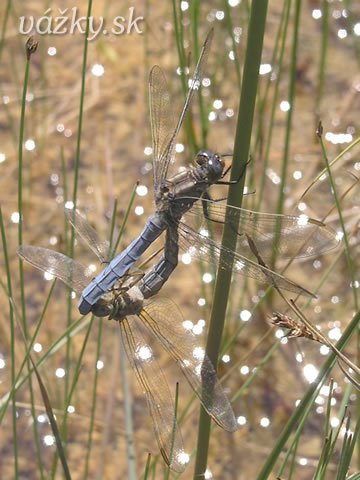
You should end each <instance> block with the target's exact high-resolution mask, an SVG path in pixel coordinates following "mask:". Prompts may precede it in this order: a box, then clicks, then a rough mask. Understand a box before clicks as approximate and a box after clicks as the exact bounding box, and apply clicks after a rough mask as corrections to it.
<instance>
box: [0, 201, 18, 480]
mask: <svg viewBox="0 0 360 480" xmlns="http://www.w3.org/2000/svg"><path fill="white" fill-rule="evenodd" d="M0 229H1V242H2V247H3V252H4V262H5V270H6V278H7V289H8V298H9V319H10V352H11V367H10V369H11V385H12V386H14V385H15V328H14V311H13V305H12V302H11V301H10V298H12V287H11V274H10V266H9V256H8V251H7V243H6V236H5V228H4V222H3V217H2V210H1V207H0ZM4 413H5V411H4ZM11 420H12V434H13V452H14V478H18V449H17V432H16V398H15V395H13V397H12V404H11Z"/></svg>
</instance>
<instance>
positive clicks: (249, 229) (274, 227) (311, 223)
mask: <svg viewBox="0 0 360 480" xmlns="http://www.w3.org/2000/svg"><path fill="white" fill-rule="evenodd" d="M203 201H204V203H205V207H206V208H207V210H208V213H209V216H210V218H211V219H212V221H210V222H208V221H207V220H206V219H205V218H204V211H203V207H202V205H201V203H200V202H198V203H196V204H195V205H194V206H193V207H192V209H191V210H190V211H189V212H188V213H186V214H185V215H184V216H183V221H184V223H186V224H188V225H189V226H191V227H194V226H195V225H197V226H198V227H199V228H198V231H199V232H202V233H203V236H204V235H207V234H208V233H209V232H208V228H209V227H210V228H212V231H213V233H214V234H215V236H219V235H220V234H221V235H222V226H223V225H222V223H223V222H224V221H225V218H226V219H227V221H228V222H230V224H231V223H232V222H233V224H234V229H235V228H236V231H237V232H238V241H237V246H236V251H237V252H241V253H242V254H243V255H246V256H248V255H250V257H251V250H250V249H249V245H248V242H247V240H246V235H248V236H249V237H251V238H252V239H254V241H255V243H256V246H257V248H258V250H259V252H260V254H261V256H262V258H263V259H265V260H266V261H269V260H270V259H271V256H272V253H273V249H275V250H276V251H277V252H278V254H279V257H281V258H282V259H289V258H292V257H297V258H299V257H308V256H315V255H319V254H320V253H323V252H326V251H328V250H331V249H332V248H335V247H336V246H337V245H338V244H339V240H338V239H337V235H336V232H335V231H334V230H333V229H332V228H330V227H328V226H327V225H325V224H324V223H322V222H320V221H318V220H314V219H312V218H309V217H308V216H307V215H300V216H290V215H277V214H270V213H260V212H253V211H251V210H245V209H242V208H236V207H228V214H227V217H225V215H226V205H225V204H224V203H219V202H214V201H211V200H203ZM238 218H240V221H239V225H238V227H235V225H236V219H238ZM245 234H246V235H245Z"/></svg>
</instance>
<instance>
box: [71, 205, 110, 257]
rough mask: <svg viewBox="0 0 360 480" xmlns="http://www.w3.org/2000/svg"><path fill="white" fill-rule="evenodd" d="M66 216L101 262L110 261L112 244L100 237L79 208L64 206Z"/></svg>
mask: <svg viewBox="0 0 360 480" xmlns="http://www.w3.org/2000/svg"><path fill="white" fill-rule="evenodd" d="M64 213H65V217H66V218H67V219H68V221H69V222H70V223H71V225H72V226H73V227H74V228H75V231H76V233H77V234H78V235H79V236H80V237H81V238H82V239H83V240H84V241H85V243H86V244H87V245H88V247H89V248H90V249H91V250H92V251H93V252H94V253H95V255H96V256H97V257H98V258H99V260H100V262H101V263H107V262H109V260H110V259H109V255H110V244H109V242H108V241H107V240H103V239H101V238H100V237H99V235H98V234H97V232H96V230H94V229H93V228H92V226H91V225H90V224H89V223H88V222H87V220H86V219H85V218H84V217H83V216H82V215H81V214H80V212H79V211H78V210H74V209H73V208H66V207H65V208H64Z"/></svg>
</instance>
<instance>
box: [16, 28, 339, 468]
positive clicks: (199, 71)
mask: <svg viewBox="0 0 360 480" xmlns="http://www.w3.org/2000/svg"><path fill="white" fill-rule="evenodd" d="M212 36H213V32H212V31H210V33H209V34H208V36H207V38H206V40H205V43H204V45H203V48H202V51H201V54H200V57H199V60H198V62H197V65H196V68H195V72H194V75H193V77H192V79H191V81H190V84H189V90H188V93H187V96H186V100H185V104H184V107H183V109H182V111H181V114H180V117H179V119H178V121H177V124H176V125H174V123H173V117H172V112H171V107H170V102H171V99H170V95H169V91H168V87H167V83H166V80H165V76H164V73H163V71H162V70H161V68H160V67H158V66H154V67H153V68H152V70H151V72H150V79H149V86H150V113H151V131H152V140H153V182H154V197H155V205H156V209H155V212H154V213H153V214H152V215H151V216H150V217H149V218H148V220H147V221H146V224H145V227H144V229H143V231H142V232H141V233H140V235H139V236H138V237H137V238H136V239H135V240H134V241H133V242H131V244H130V245H129V246H128V247H127V248H126V249H125V250H123V251H122V252H121V253H120V254H119V255H117V256H116V257H115V258H114V259H112V260H111V261H110V262H109V263H108V264H107V266H106V267H105V268H104V269H103V270H102V271H101V272H100V273H99V274H98V275H97V276H96V277H95V278H94V279H92V280H91V281H90V279H91V277H92V273H91V272H90V271H89V269H87V268H86V267H84V266H83V265H81V264H80V263H78V262H76V261H74V260H72V259H70V258H68V257H66V256H65V255H62V254H61V253H58V252H54V251H52V250H48V249H45V248H42V247H38V246H30V245H23V246H20V247H19V249H18V254H19V255H20V257H21V258H23V259H25V260H26V261H28V262H29V263H31V264H32V265H34V266H35V267H37V268H39V269H40V270H43V271H45V272H50V273H51V274H53V275H54V276H55V277H57V278H59V279H60V280H62V281H63V282H64V283H66V284H67V285H69V286H70V287H71V288H72V289H73V290H75V291H76V292H77V293H78V294H79V295H80V301H79V310H80V312H81V313H82V314H86V313H88V312H90V311H91V312H93V313H94V314H95V315H97V316H109V318H113V319H115V320H117V321H118V322H119V326H120V331H121V335H122V340H123V343H124V347H125V350H126V352H127V356H128V358H129V362H130V364H131V366H132V368H133V369H134V372H135V374H136V376H137V378H138V380H139V382H140V384H141V386H142V388H143V390H144V392H145V395H146V398H147V402H148V406H149V410H150V414H151V416H152V420H153V426H154V431H155V436H156V439H157V441H158V444H159V448H160V451H161V453H162V455H163V457H164V459H165V461H166V462H167V464H168V465H169V466H170V467H171V468H172V469H173V470H175V471H179V472H180V471H183V469H184V467H185V460H186V456H185V455H184V449H183V444H182V440H181V435H180V433H179V431H178V430H177V429H176V428H175V427H174V425H175V423H176V422H174V406H173V404H172V401H171V395H170V393H169V389H168V386H167V384H166V381H165V379H164V377H163V375H162V374H161V370H160V369H159V368H158V367H157V366H156V361H155V358H154V356H153V354H152V350H151V347H150V346H149V345H148V343H147V342H146V340H145V339H144V337H143V334H142V331H141V330H142V327H141V326H142V325H145V327H147V328H148V329H149V330H150V332H151V333H152V334H153V335H154V336H155V338H156V339H157V340H158V341H159V342H160V344H161V345H162V346H163V347H164V348H165V350H166V351H167V352H168V353H169V354H170V355H171V356H172V357H173V358H174V360H175V361H176V363H177V364H178V365H179V367H180V369H181V370H182V372H183V374H184V375H185V377H186V379H187V381H188V382H189V384H190V386H191V387H192V388H193V390H194V391H195V393H196V394H197V395H198V397H199V398H200V401H201V402H202V404H203V406H204V408H205V409H206V411H207V412H208V413H209V415H211V417H212V418H213V419H214V420H215V421H216V423H218V424H219V425H220V426H221V427H223V428H224V429H226V430H228V431H234V430H235V429H236V425H237V424H236V420H235V417H234V414H233V411H232V408H231V406H230V403H229V401H228V399H227V397H226V395H225V394H224V392H223V390H222V388H221V386H220V384H219V382H218V380H217V378H216V372H215V368H214V366H213V365H212V364H211V362H210V360H209V359H208V357H207V356H206V354H205V352H204V350H203V349H202V348H201V347H200V346H199V345H198V342H197V339H196V337H195V336H194V335H193V334H192V333H191V331H189V330H186V329H185V328H184V326H183V321H182V316H181V313H180V312H179V310H178V308H177V307H176V305H175V304H174V303H173V302H171V301H170V300H164V299H159V298H157V297H156V298H155V299H152V300H151V301H148V303H146V302H145V300H146V299H149V298H151V297H153V296H154V295H155V294H156V293H157V292H158V291H159V290H160V289H161V287H162V286H163V284H164V283H165V282H166V281H167V279H168V278H169V276H170V275H171V273H172V272H173V270H174V269H175V267H176V265H177V261H178V250H179V246H181V247H182V248H183V249H185V251H186V252H187V253H188V254H190V255H191V256H194V257H200V258H202V259H204V260H207V261H211V259H214V258H215V259H216V258H218V257H219V256H220V253H222V257H223V259H224V262H223V264H222V266H223V268H230V269H232V270H233V271H234V272H237V273H240V274H242V275H245V276H249V277H252V278H254V279H256V280H258V281H260V282H262V283H270V284H273V285H276V286H277V287H278V288H282V289H285V290H289V291H291V292H295V293H299V294H306V295H311V294H310V292H308V291H307V290H306V289H304V288H303V287H301V286H300V285H298V284H296V283H295V282H292V281H291V280H289V279H287V278H285V277H283V276H282V275H279V274H277V273H275V272H273V271H272V270H270V269H268V268H267V267H266V266H264V265H261V264H259V263H258V262H257V261H256V257H255V258H254V260H251V259H250V258H248V257H249V256H250V255H251V254H254V245H256V249H257V250H258V251H259V252H261V256H262V258H264V259H265V260H266V259H267V258H269V256H270V255H271V252H272V251H273V250H272V249H273V248H276V249H277V250H278V251H279V252H280V254H281V256H282V258H286V257H288V258H289V257H292V256H309V255H316V254H319V253H321V252H324V251H326V250H328V249H330V248H333V247H334V246H336V245H337V243H338V242H337V240H336V235H335V232H333V231H332V230H331V229H330V228H328V227H327V226H325V225H324V224H323V223H322V222H319V221H317V220H313V219H310V218H308V217H306V216H305V215H302V216H300V217H296V216H284V215H271V214H263V213H258V212H252V211H249V210H244V209H238V208H235V207H230V208H229V207H228V214H227V216H226V221H227V222H231V221H232V218H234V219H235V218H238V217H239V216H240V230H239V234H238V241H237V246H236V249H235V251H232V250H229V249H226V248H224V247H223V246H221V245H220V244H219V243H217V242H216V241H215V240H214V239H212V238H211V235H209V232H208V229H207V225H208V222H211V221H214V222H216V224H220V225H223V224H224V223H225V209H226V207H225V206H224V205H223V204H221V203H219V202H213V201H211V199H210V197H209V195H208V193H207V191H208V188H209V186H210V185H213V184H221V183H222V184H229V183H230V182H226V181H224V180H223V179H224V177H225V175H226V173H227V170H226V169H225V162H224V160H223V158H222V157H221V155H218V154H214V153H211V152H209V151H207V150H202V151H200V152H199V153H198V155H197V156H196V158H195V164H196V165H195V167H190V168H188V169H186V170H184V171H183V172H181V173H178V174H175V175H173V176H169V175H168V171H169V167H170V165H171V164H173V162H174V159H175V142H176V138H177V135H178V132H179V130H180V128H181V125H182V123H183V120H184V117H185V115H186V112H187V110H188V109H189V106H190V104H191V101H192V99H193V97H194V94H195V92H196V91H197V90H198V89H199V88H200V85H201V80H202V76H203V69H204V65H205V62H206V58H207V55H208V52H209V48H210V44H211V39H212ZM199 200H200V202H198V201H199ZM199 203H200V205H199ZM65 215H66V216H67V218H68V220H69V221H70V222H71V223H72V225H73V226H74V228H75V230H76V231H77V233H78V234H79V235H80V236H81V237H82V238H83V239H84V240H85V241H86V242H87V243H88V245H89V247H90V248H91V249H92V250H93V251H94V252H95V254H96V255H97V256H98V258H99V260H100V261H101V262H102V263H104V262H108V261H109V259H108V252H109V251H110V250H109V246H108V244H107V243H106V242H103V241H101V240H100V239H99V237H98V235H97V233H96V232H95V231H94V229H93V228H92V227H91V226H90V225H89V224H88V223H87V222H86V220H85V219H84V218H83V217H82V216H81V215H80V214H79V213H78V212H77V211H75V210H72V209H70V210H69V209H65ZM192 222H193V223H192ZM194 224H195V225H197V227H193V226H192V225H194ZM164 231H165V232H166V240H165V246H164V251H163V253H162V255H161V258H160V259H159V261H158V262H157V263H156V264H155V265H154V266H153V267H152V268H150V270H149V271H148V272H146V274H145V275H144V276H142V277H141V278H140V277H138V276H131V275H129V274H128V272H129V270H130V269H131V267H132V266H133V265H134V263H135V262H136V261H137V260H138V258H139V257H140V256H141V255H142V254H143V253H144V252H145V250H146V249H147V248H148V247H149V246H150V245H151V244H152V243H153V242H154V241H155V240H156V239H157V238H158V237H159V236H160V235H161V233H162V232H164ZM249 239H251V240H250V241H249ZM275 239H276V245H275V246H274V242H275ZM239 252H241V253H239Z"/></svg>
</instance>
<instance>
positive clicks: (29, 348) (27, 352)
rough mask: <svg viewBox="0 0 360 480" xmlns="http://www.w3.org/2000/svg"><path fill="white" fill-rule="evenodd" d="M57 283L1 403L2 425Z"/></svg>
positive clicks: (52, 286)
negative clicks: (10, 387) (8, 390)
mask: <svg viewBox="0 0 360 480" xmlns="http://www.w3.org/2000/svg"><path fill="white" fill-rule="evenodd" d="M0 213H1V212H0ZM0 223H1V222H0ZM55 282H56V280H54V281H53V283H52V285H51V288H50V290H49V293H48V296H47V298H46V301H45V304H44V307H43V310H42V312H41V314H40V317H39V320H38V322H37V324H36V327H35V330H34V333H33V336H32V338H31V339H30V341H29V344H28V348H27V350H26V352H25V355H24V358H23V360H22V362H21V365H20V368H19V370H18V373H17V375H16V378H15V380H14V381H12V382H11V385H12V389H11V390H10V392H9V394H8V395H7V396H6V399H5V401H4V402H2V401H1V402H0V424H1V423H2V420H3V418H4V415H5V413H6V411H7V407H8V404H9V402H10V400H12V399H13V398H14V394H15V385H17V383H18V381H19V379H20V377H21V373H22V371H23V368H24V366H25V363H26V362H27V360H28V358H29V353H30V351H31V349H32V347H33V345H34V343H35V340H36V337H37V334H38V332H39V329H40V327H41V325H42V321H43V319H44V315H45V312H46V309H47V306H48V304H49V300H50V297H51V295H52V292H53V290H54V286H55ZM0 286H1V287H2V289H3V290H4V291H5V293H6V295H7V297H8V298H9V301H10V302H11V305H12V307H13V309H14V310H15V314H17V315H18V317H19V319H20V314H18V313H17V312H16V309H15V305H14V302H13V301H12V297H11V295H10V294H9V292H8V291H7V290H6V289H5V287H4V285H3V283H2V281H1V280H0ZM10 328H11V324H10ZM10 335H11V329H10ZM10 338H11V337H10ZM13 364H14V362H12V365H13Z"/></svg>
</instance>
